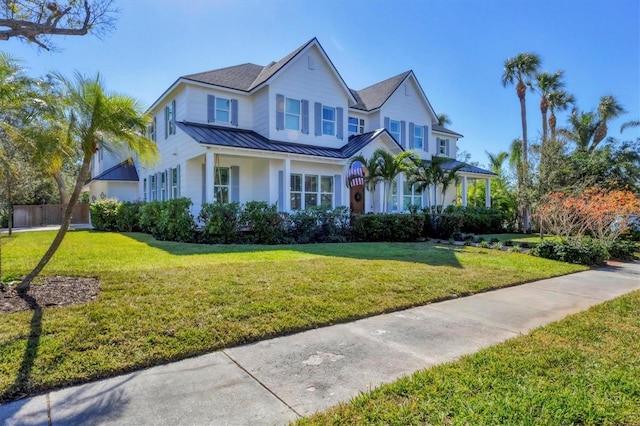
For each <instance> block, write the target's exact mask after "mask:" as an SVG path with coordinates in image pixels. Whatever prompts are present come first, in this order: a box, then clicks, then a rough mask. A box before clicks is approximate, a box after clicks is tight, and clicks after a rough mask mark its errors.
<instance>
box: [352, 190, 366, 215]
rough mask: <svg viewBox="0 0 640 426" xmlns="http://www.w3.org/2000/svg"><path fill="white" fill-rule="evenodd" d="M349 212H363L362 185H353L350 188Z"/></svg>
mask: <svg viewBox="0 0 640 426" xmlns="http://www.w3.org/2000/svg"><path fill="white" fill-rule="evenodd" d="M350 191H351V202H350V204H349V205H350V208H351V213H364V185H355V186H352V187H351V189H350Z"/></svg>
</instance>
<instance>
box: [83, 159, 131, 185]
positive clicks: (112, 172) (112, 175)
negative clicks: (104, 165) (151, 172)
mask: <svg viewBox="0 0 640 426" xmlns="http://www.w3.org/2000/svg"><path fill="white" fill-rule="evenodd" d="M94 180H112V181H114V180H115V181H124V182H138V180H139V178H138V172H137V171H136V167H135V166H134V164H133V162H132V161H131V160H124V161H123V162H121V163H120V164H116V165H115V166H113V167H111V168H109V169H107V170H105V171H104V172H102V173H100V174H99V175H98V176H96V177H94V178H92V179H91V180H90V181H89V182H91V181H94ZM89 182H87V183H89Z"/></svg>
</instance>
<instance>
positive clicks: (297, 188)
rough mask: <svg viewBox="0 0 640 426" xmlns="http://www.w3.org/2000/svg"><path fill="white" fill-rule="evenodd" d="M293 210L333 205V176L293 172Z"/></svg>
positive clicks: (291, 189)
mask: <svg viewBox="0 0 640 426" xmlns="http://www.w3.org/2000/svg"><path fill="white" fill-rule="evenodd" d="M290 192H291V210H302V209H306V208H309V207H315V206H322V207H325V208H327V209H330V208H332V207H333V176H318V175H302V174H292V175H291V178H290Z"/></svg>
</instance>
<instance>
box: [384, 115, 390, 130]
mask: <svg viewBox="0 0 640 426" xmlns="http://www.w3.org/2000/svg"><path fill="white" fill-rule="evenodd" d="M384 128H385V129H387V131H389V130H390V129H389V117H385V118H384Z"/></svg>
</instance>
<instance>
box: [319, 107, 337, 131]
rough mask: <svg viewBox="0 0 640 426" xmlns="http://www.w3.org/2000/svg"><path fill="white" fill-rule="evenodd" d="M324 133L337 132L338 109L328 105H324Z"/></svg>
mask: <svg viewBox="0 0 640 426" xmlns="http://www.w3.org/2000/svg"><path fill="white" fill-rule="evenodd" d="M322 134H323V135H329V136H335V134H336V109H335V108H331V107H328V106H323V107H322Z"/></svg>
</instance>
